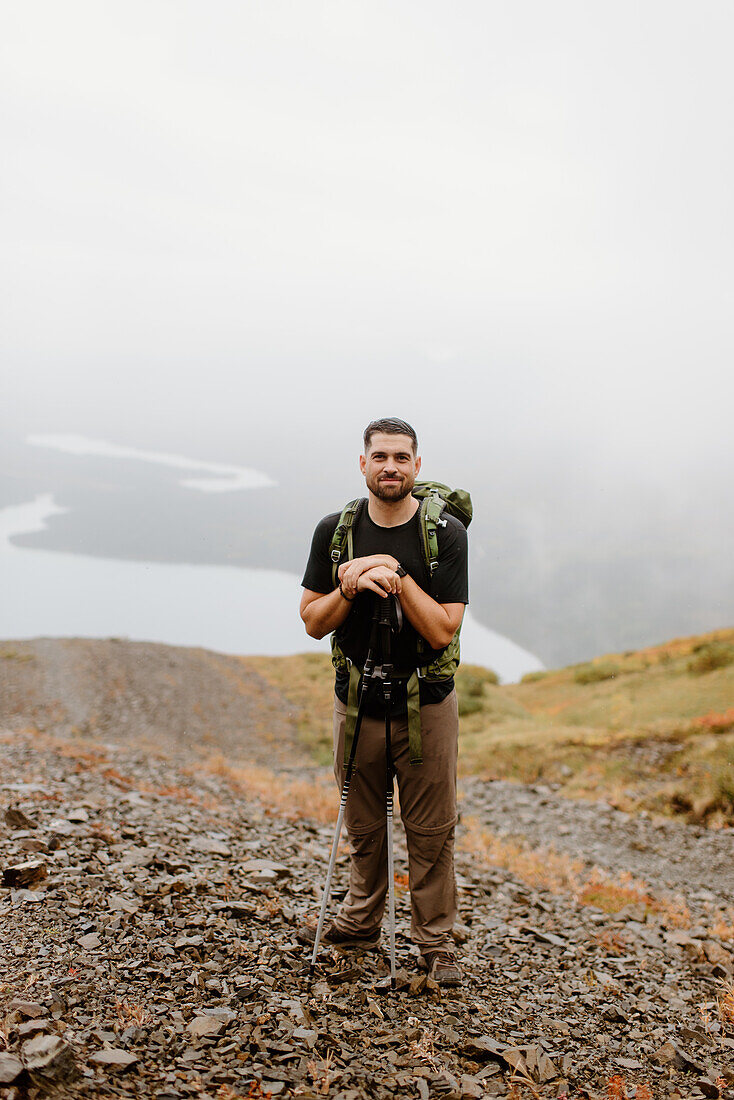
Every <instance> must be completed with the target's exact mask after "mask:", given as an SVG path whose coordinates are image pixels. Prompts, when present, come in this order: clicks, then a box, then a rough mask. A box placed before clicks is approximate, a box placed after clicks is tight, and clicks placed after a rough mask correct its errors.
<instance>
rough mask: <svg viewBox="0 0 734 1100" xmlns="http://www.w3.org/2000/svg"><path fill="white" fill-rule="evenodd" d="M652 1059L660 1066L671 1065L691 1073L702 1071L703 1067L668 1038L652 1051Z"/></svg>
mask: <svg viewBox="0 0 734 1100" xmlns="http://www.w3.org/2000/svg"><path fill="white" fill-rule="evenodd" d="M652 1059H653V1061H654V1062H658V1063H659V1064H660V1065H662V1066H673V1067H674V1068H675V1069H683V1070H688V1071H690V1072H692V1073H703V1068H702V1066H700V1065H699V1064H698V1063H697V1062H695V1061H694V1059H693V1058H692V1057H691V1056H690V1055H689V1054H687V1053H686V1052H685V1051H684V1050H682V1049H681V1047H679V1046H676V1044H675V1043H673V1042H672V1041H671V1040H670V1039H669V1040H668V1042H667V1043H663V1045H662V1046H661V1047H658V1049H657V1050H656V1051H655V1052H654V1053H653V1055H652Z"/></svg>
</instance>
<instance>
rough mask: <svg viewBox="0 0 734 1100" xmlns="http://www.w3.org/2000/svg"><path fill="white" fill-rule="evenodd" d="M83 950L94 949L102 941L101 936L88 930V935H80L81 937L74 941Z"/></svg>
mask: <svg viewBox="0 0 734 1100" xmlns="http://www.w3.org/2000/svg"><path fill="white" fill-rule="evenodd" d="M76 942H77V943H78V944H79V946H80V947H81V948H82V950H83V951H94V949H95V948H97V947H99V945H100V944H101V943H102V937H101V936H100V935H99V933H98V932H89V933H88V935H86V936H82V938H81V939H79V940H77V941H76Z"/></svg>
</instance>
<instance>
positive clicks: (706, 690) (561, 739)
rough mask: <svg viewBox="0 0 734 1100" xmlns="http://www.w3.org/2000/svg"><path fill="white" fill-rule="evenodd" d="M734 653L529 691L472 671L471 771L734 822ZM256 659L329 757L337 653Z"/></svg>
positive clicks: (612, 661) (700, 642)
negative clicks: (333, 661) (332, 655)
mask: <svg viewBox="0 0 734 1100" xmlns="http://www.w3.org/2000/svg"><path fill="white" fill-rule="evenodd" d="M729 654H734V629H731V630H719V631H715V632H713V633H712V634H708V635H705V636H699V637H693V638H679V639H675V640H673V641H671V642H667V643H665V644H664V645H660V646H655V647H651V648H650V649H646V650H642V651H639V652H627V653H621V654H608V655H606V656H604V657H600V658H597V659H596V660H594V661H590V662H587V663H585V664H581V665H575V666H571V667H569V668H566V669H557V670H549V671H546V672H543V673H541V674H538V673H532V674H530V675H529V676H525V677H523V679H522V681H521V682H520V683H518V684H506V685H502V686H501V685H499V684H498V683H497V677H496V675H495V674H494V673H492V672H490V671H489V670H487V669H482V668H479V667H477V666H472V665H464V666H462V667H461V668H460V670H459V673H458V675H457V678H456V684H457V693H458V697H459V712H460V715H461V733H460V736H461V751H460V766H461V768H462V771H463V773H464V774H474V775H481V776H485V777H486V778H499V779H516V780H519V781H521V782H538V781H541V782H544V783H552V784H554V785H557V787H558V788H559V789H561V790H562V791H563V793H565V794H567V795H569V796H571V797H583V798H603V799H605V800H606V801H609V802H611V803H612V804H614V805H616V806H619V807H620V808H622V809H625V810H629V811H634V810H640V809H647V810H650V811H653V812H656V813H663V814H669V815H673V814H679V815H683V816H684V817H685V818H686V819H687V820H688V821H695V822H702V823H705V824H708V825H711V826H714V827H715V826H720V825H723V824H734V708H733V707H732V700H734V657H727V655H729ZM245 660H246V661H247V662H248V663H249V664H251V665H252V666H253V667H255V668H256V669H257V671H259V672H260V673H261V674H262V675H264V676H265V677H266V678H267V679H268V680H269V681H270V682H271V683H272V684H273V685H274V686H276V687H278V688H279V689H280V690H281V691H282V693H283V695H284V696H285V697H286V698H287V699H288V700H289V701H290V703H291V704H292V705H293V707H294V712H295V715H296V720H297V723H298V728H299V731H300V735H301V737H302V738H303V741H304V743H305V744H306V745H307V746H308V747H309V749H310V750H311V752H312V753H313V754H314V756H315V757H316V759H318V760H319V761H320V762H322V763H326V762H328V761H330V759H331V742H332V729H331V700H332V698H333V679H332V670H331V663H330V661H329V658H328V656H325V655H320V654H319V655H309V656H300V657H286V658H280V659H277V660H273V659H269V658H245ZM695 663H698V664H700V666H701V671H700V672H699V671H695V672H694V670H693V669H691V668H690V666H691V665H692V664H695ZM703 664H706V665H707V666H708V667H707V668H706V669H703V668H702V666H703ZM589 670H593V674H592V675H591V676H589V675H588V673H589ZM704 672H705V674H704Z"/></svg>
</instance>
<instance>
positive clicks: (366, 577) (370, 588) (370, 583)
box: [342, 559, 403, 596]
mask: <svg viewBox="0 0 734 1100" xmlns="http://www.w3.org/2000/svg"><path fill="white" fill-rule="evenodd" d="M394 560H395V559H393V561H394ZM343 587H344V581H342V588H343ZM402 589H403V584H402V578H400V577H399V576H398V575H397V573H396V572H395V570H394V569H390V568H389V566H387V565H374V566H373V567H372V568H371V569H368V570H367V571H366V572H365V573H360V575H359V577H358V579H357V592H376V593H377V595H378V596H388V595H390V594H391V593H394V594H395V595H396V596H399V595H400V593H401V592H402Z"/></svg>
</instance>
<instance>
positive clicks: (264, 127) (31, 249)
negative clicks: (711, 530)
mask: <svg viewBox="0 0 734 1100" xmlns="http://www.w3.org/2000/svg"><path fill="white" fill-rule="evenodd" d="M733 32H734V8H732V5H731V3H730V2H729V0H726V2H723V0H722V2H706V0H697V2H696V3H692V2H691V3H680V2H670V0H665V2H662V0H661V2H644V0H643V2H640V0H635V2H617V3H615V4H601V3H594V2H591V3H590V2H589V0H579V2H575V3H569V2H562V0H559V2H555V3H552V4H549V3H547V2H546V0H515V2H513V3H506V2H499V0H480V2H464V3H462V2H458V3H452V4H448V3H434V2H430V0H429V2H426V0H420V2H418V0H416V2H405V3H400V2H398V3H395V2H390V3H384V2H374V0H373V2H371V3H369V4H368V3H366V2H362V3H353V2H351V0H335V2H331V0H327V2H315V0H294V2H291V3H286V2H282V0H262V2H259V3H250V2H247V0H237V2H221V0H220V2H208V3H204V2H203V0H201V2H184V0H145V2H135V0H125V2H124V3H122V2H118V3H114V2H106V3H99V0H90V2H86V3H84V2H79V0H65V2H64V3H59V2H58V0H35V2H34V0H22V2H21V0H16V2H12V0H6V2H5V4H4V5H3V8H2V25H1V26H0V63H1V69H2V72H1V76H0V80H1V82H2V83H1V87H0V94H1V95H2V117H1V126H2V134H1V136H2V150H3V169H2V172H0V200H1V206H2V219H3V236H4V239H5V243H4V246H3V249H2V258H1V259H0V262H1V263H2V284H1V285H0V290H1V293H2V300H3V304H2V307H1V308H2V313H3V317H2V326H1V328H2V332H1V333H0V342H1V343H0V348H1V350H2V353H3V360H4V364H5V365H4V367H3V379H4V380H3V390H4V396H3V401H2V410H3V411H2V413H0V416H2V422H3V423H4V424H5V426H6V428H7V427H8V426H12V425H16V426H18V425H20V427H21V428H22V429H23V430H27V431H28V432H44V431H46V432H48V431H79V432H86V433H88V434H94V435H95V436H103V437H105V438H109V439H110V440H111V441H112V442H114V443H116V444H119V445H122V446H125V445H129V446H139V447H145V448H148V449H150V448H152V447H154V446H155V445H156V444H157V443H158V442H160V443H162V444H163V445H164V446H165V447H166V448H168V449H175V450H176V451H177V452H178V453H184V454H186V453H190V451H192V450H193V451H194V452H195V453H196V455H197V456H198V457H202V458H206V459H210V460H212V461H237V462H240V463H242V464H245V465H251V466H255V467H256V468H260V469H264V470H266V471H267V470H268V463H267V461H265V459H266V457H267V456H266V455H265V454H263V453H262V452H263V447H264V446H265V445H266V441H267V438H268V433H270V434H271V435H272V434H273V433H275V434H276V435H277V436H280V435H281V434H282V426H283V425H285V426H289V425H292V424H296V423H298V422H299V421H301V422H302V421H303V419H304V418H305V417H306V416H307V415H315V416H316V417H317V418H319V419H321V420H322V421H323V423H324V428H323V429H322V430H321V432H320V433H319V434H323V430H325V429H330V430H333V431H334V435H335V438H337V439H339V440H340V441H341V440H343V439H346V438H348V435H349V433H352V434H353V436H354V437H355V439H358V437H359V430H360V429H361V428H362V427H363V425H364V423H365V422H366V420H367V419H369V418H370V417H371V416H373V415H384V414H386V413H392V412H395V413H397V414H398V415H403V416H406V417H408V418H411V419H413V420H414V421H415V422H416V426H417V427H418V428H419V430H421V434H422V436H423V438H424V439H425V440H426V441H427V442H428V443H429V444H432V445H433V446H434V448H436V449H441V448H442V447H444V446H445V440H446V439H447V438H450V439H452V440H454V441H455V440H456V438H457V432H458V438H459V441H460V442H461V443H462V444H463V445H466V444H467V441H468V440H472V441H473V446H475V447H476V446H477V445H478V444H477V443H476V439H477V434H478V432H479V430H480V427H481V429H482V431H483V432H484V431H486V438H487V441H488V442H487V444H486V445H487V446H490V447H493V448H495V449H497V448H498V447H501V448H502V449H504V450H508V449H509V451H510V453H512V452H513V451H514V452H515V453H516V454H517V455H518V456H519V457H522V459H523V461H525V462H530V463H532V462H538V463H539V464H542V463H543V462H544V461H545V460H546V456H547V454H548V453H549V450H548V449H549V447H555V448H565V449H567V450H569V449H570V450H572V451H574V452H575V453H577V454H581V455H585V456H586V461H587V462H588V463H589V464H590V467H591V468H593V469H597V468H598V469H599V470H602V469H605V470H618V471H619V470H621V469H623V470H624V471H625V476H629V477H632V476H637V477H643V478H645V477H646V478H651V479H655V478H664V477H665V478H675V479H677V480H678V481H679V482H680V481H681V479H682V480H683V481H685V479H686V478H688V479H689V485H690V486H693V485H694V484H695V479H696V478H697V477H698V476H699V474H700V471H701V469H703V468H706V467H709V468H711V469H713V470H715V471H721V470H722V469H724V468H725V464H726V463H727V462H728V461H731V458H732V443H731V435H732V432H731V415H732V414H731V410H732V407H733V405H734V374H733V372H732V350H733V347H732V345H733V344H734V339H733V332H734V326H733V322H732V289H733V285H732V284H733V281H734V280H733V277H732V254H733V246H734V239H733V238H734V233H733V231H732V230H733V224H734V214H733V212H732V201H731V196H732V194H734V153H733V149H732V135H733V134H734V128H733V127H732V103H734V69H733V67H732V64H731V43H732V40H733V38H734V34H733ZM337 423H338V425H339V427H338V428H336V427H335V425H337ZM193 432H196V440H197V441H196V442H195V443H194V442H191V445H190V447H188V448H187V441H188V440H191V439H192V433H193ZM204 443H206V453H202V449H203V446H204ZM340 445H341V444H340ZM482 445H484V444H482ZM355 450H356V446H355ZM252 451H257V452H258V453H251V452H252ZM332 457H333V456H332ZM338 457H339V460H341V451H338ZM438 472H440V471H434V473H438Z"/></svg>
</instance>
